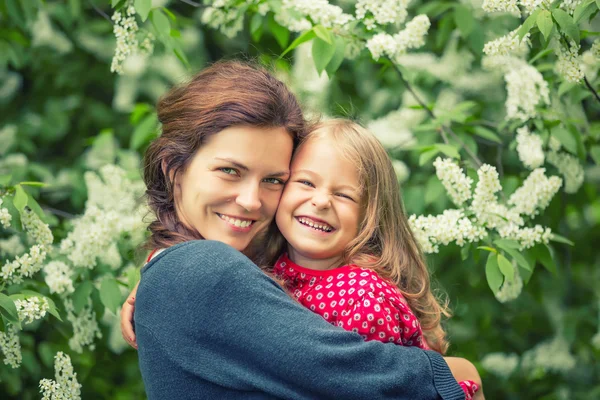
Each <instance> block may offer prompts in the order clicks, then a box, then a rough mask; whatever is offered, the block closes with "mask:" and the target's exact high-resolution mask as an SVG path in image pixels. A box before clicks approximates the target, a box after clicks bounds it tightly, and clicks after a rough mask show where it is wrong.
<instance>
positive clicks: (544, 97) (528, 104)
mask: <svg viewBox="0 0 600 400" xmlns="http://www.w3.org/2000/svg"><path fill="white" fill-rule="evenodd" d="M504 79H505V81H506V91H507V97H506V114H507V117H508V118H509V119H520V120H522V121H526V120H528V119H529V118H533V117H535V116H536V115H537V111H536V109H535V107H536V106H539V105H542V104H543V103H544V104H550V98H549V93H550V92H549V89H548V82H546V81H545V80H544V77H543V76H542V74H541V73H540V72H539V71H538V70H537V69H536V68H535V67H533V66H531V65H526V64H523V65H521V66H520V67H519V68H515V69H511V70H510V71H509V72H508V73H507V74H506V75H505V76H504Z"/></svg>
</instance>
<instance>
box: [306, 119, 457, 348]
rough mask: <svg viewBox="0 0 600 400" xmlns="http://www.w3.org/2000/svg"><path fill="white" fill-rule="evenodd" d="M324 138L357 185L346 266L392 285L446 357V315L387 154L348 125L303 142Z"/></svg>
mask: <svg viewBox="0 0 600 400" xmlns="http://www.w3.org/2000/svg"><path fill="white" fill-rule="evenodd" d="M323 136H326V137H328V138H331V139H332V142H333V143H335V145H336V146H338V147H339V149H340V150H341V151H342V153H343V154H344V156H345V157H348V159H349V160H350V161H351V163H352V164H353V165H356V167H357V168H358V174H359V181H360V182H361V190H362V193H361V208H362V214H361V216H362V218H361V223H360V225H359V228H358V235H357V237H356V238H355V239H354V240H352V241H351V242H350V243H349V244H348V245H347V246H346V249H345V252H344V257H343V258H344V263H345V264H355V265H358V266H360V267H364V268H371V269H373V270H375V271H376V272H377V273H378V274H380V275H381V276H382V277H384V278H386V279H388V280H389V281H391V282H392V283H393V284H394V285H396V286H397V287H398V288H399V289H400V291H401V292H402V294H403V295H404V297H405V298H406V300H407V301H408V303H409V305H410V307H411V309H412V310H413V312H414V313H415V315H416V317H417V318H418V319H419V322H420V323H421V327H422V329H423V334H424V335H425V339H426V341H427V343H428V345H429V347H431V348H432V349H433V350H436V351H437V352H439V353H441V354H444V353H445V352H446V350H447V348H448V342H447V340H446V333H445V331H444V329H443V327H442V325H441V318H442V315H444V316H446V317H449V316H450V312H449V310H448V306H447V304H445V303H443V302H440V301H439V300H438V299H437V298H436V296H434V294H433V293H432V290H431V286H430V279H429V271H428V269H427V265H426V264H425V260H424V257H423V254H422V252H421V250H420V248H419V245H418V243H417V241H416V239H415V236H414V235H413V233H412V231H411V229H410V226H409V224H408V220H407V218H406V213H405V211H404V206H403V204H402V196H401V194H400V184H399V183H398V178H397V177H396V173H395V172H394V167H393V166H392V162H391V160H390V158H389V156H388V154H387V152H386V151H385V149H384V148H383V146H382V145H381V143H380V142H379V140H377V138H376V137H375V136H374V135H373V134H372V133H371V132H369V131H368V130H366V129H365V128H363V127H362V126H360V125H359V124H357V123H355V122H353V121H350V120H344V119H334V120H328V121H324V122H322V123H320V124H318V125H317V126H316V127H315V129H314V130H313V131H311V132H310V133H309V134H308V135H307V136H306V137H305V139H304V140H305V141H308V140H311V138H313V137H317V138H318V137H323Z"/></svg>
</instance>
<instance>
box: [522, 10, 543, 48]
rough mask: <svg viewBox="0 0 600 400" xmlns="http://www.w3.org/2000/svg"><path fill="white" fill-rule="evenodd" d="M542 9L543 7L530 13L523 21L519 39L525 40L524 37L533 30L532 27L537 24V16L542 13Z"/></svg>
mask: <svg viewBox="0 0 600 400" xmlns="http://www.w3.org/2000/svg"><path fill="white" fill-rule="evenodd" d="M540 11H541V9H539V8H538V9H537V10H535V11H534V12H533V13H531V14H530V15H529V17H527V19H526V20H525V22H523V25H521V27H520V28H519V30H518V31H517V36H519V41H521V40H523V37H524V36H525V35H526V34H527V33H528V32H529V31H530V30H531V28H533V27H534V26H535V24H536V21H537V17H538V14H539V13H540Z"/></svg>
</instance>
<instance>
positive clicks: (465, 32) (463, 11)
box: [454, 5, 476, 38]
mask: <svg viewBox="0 0 600 400" xmlns="http://www.w3.org/2000/svg"><path fill="white" fill-rule="evenodd" d="M454 23H455V24H456V26H457V27H458V30H459V31H460V34H461V36H462V37H463V38H466V37H468V36H469V34H470V33H471V31H472V30H473V28H474V27H475V23H476V21H475V18H474V17H473V10H470V9H469V8H467V7H465V6H463V5H457V6H456V7H454Z"/></svg>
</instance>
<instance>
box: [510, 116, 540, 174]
mask: <svg viewBox="0 0 600 400" xmlns="http://www.w3.org/2000/svg"><path fill="white" fill-rule="evenodd" d="M516 139H517V154H518V155H519V159H520V160H521V162H522V163H523V165H525V167H527V168H529V169H535V168H538V167H540V166H542V164H544V151H543V149H542V144H543V142H542V138H541V137H540V135H536V134H533V133H531V132H530V131H529V128H527V126H522V127H520V128H518V129H517V138H516Z"/></svg>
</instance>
